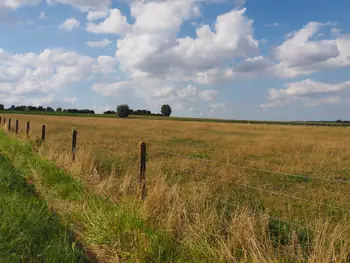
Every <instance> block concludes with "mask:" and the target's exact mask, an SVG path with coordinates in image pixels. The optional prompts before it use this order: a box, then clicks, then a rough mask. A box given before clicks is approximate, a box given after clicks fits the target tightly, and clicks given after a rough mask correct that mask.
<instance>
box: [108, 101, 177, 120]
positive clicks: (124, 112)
mask: <svg viewBox="0 0 350 263" xmlns="http://www.w3.org/2000/svg"><path fill="white" fill-rule="evenodd" d="M171 112H172V111H171V107H170V106H169V105H163V106H162V108H161V113H152V112H151V111H149V110H133V109H130V108H129V105H127V104H122V105H119V106H118V107H117V111H116V112H115V111H110V110H109V111H105V112H104V114H117V116H118V117H120V118H127V117H128V116H129V115H146V116H167V117H169V116H170V115H171Z"/></svg>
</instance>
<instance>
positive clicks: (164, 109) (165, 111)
mask: <svg viewBox="0 0 350 263" xmlns="http://www.w3.org/2000/svg"><path fill="white" fill-rule="evenodd" d="M161 112H162V114H163V115H164V116H167V117H170V115H171V113H172V111H171V107H170V106H169V105H168V104H165V105H163V106H162V108H161Z"/></svg>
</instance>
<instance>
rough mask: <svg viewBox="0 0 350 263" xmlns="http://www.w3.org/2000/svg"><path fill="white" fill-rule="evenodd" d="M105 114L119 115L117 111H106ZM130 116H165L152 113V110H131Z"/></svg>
mask: <svg viewBox="0 0 350 263" xmlns="http://www.w3.org/2000/svg"><path fill="white" fill-rule="evenodd" d="M103 114H114V115H115V114H117V112H115V111H111V110H108V111H105V112H104V113H103ZM129 115H146V116H164V115H163V114H160V113H152V112H151V111H150V110H145V109H143V110H133V109H129Z"/></svg>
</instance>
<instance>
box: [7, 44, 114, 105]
mask: <svg viewBox="0 0 350 263" xmlns="http://www.w3.org/2000/svg"><path fill="white" fill-rule="evenodd" d="M115 64H116V59H115V58H113V57H109V56H100V57H98V58H97V59H93V58H90V57H88V56H82V55H79V54H78V53H76V52H69V51H65V50H59V49H53V50H51V49H46V50H44V51H43V52H41V53H39V54H35V53H23V54H11V53H8V52H6V51H5V50H3V49H0V94H1V95H2V96H5V97H6V96H8V97H9V98H12V99H13V100H14V99H15V98H22V97H28V98H30V99H31V100H33V98H40V97H47V96H49V95H54V94H55V93H56V92H58V91H60V90H62V89H68V88H70V87H71V86H72V85H76V84H79V83H83V82H86V81H89V80H93V79H94V78H95V77H100V76H108V75H109V74H111V75H113V76H114V75H115V74H116V71H115V69H114V66H115Z"/></svg>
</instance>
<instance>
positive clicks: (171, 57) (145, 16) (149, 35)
mask: <svg viewBox="0 0 350 263" xmlns="http://www.w3.org/2000/svg"><path fill="white" fill-rule="evenodd" d="M189 2H191V1H183V0H178V1H174V2H161V3H152V5H151V6H150V7H148V6H147V4H146V6H143V8H139V9H137V8H136V7H134V8H133V9H134V11H133V12H132V14H134V16H135V17H136V20H135V23H134V24H133V25H132V30H131V31H130V32H129V33H128V34H126V35H125V37H123V38H121V39H119V40H118V42H117V52H116V56H117V58H118V59H119V61H120V65H121V69H122V70H123V71H125V72H129V73H131V74H136V75H140V74H141V75H142V74H143V75H147V76H157V77H164V76H166V77H169V76H176V78H177V79H179V78H182V79H186V80H193V81H196V80H197V77H196V76H197V73H198V72H202V71H207V70H214V69H217V68H220V67H222V66H223V65H225V63H229V62H230V61H232V60H234V59H236V58H238V57H243V56H247V55H249V54H251V53H254V52H257V50H258V41H256V40H255V39H254V38H253V36H252V33H253V30H252V24H253V21H252V20H249V19H248V18H247V17H245V16H244V13H245V11H246V10H245V9H241V10H232V11H230V12H228V13H226V14H223V15H221V16H219V17H218V18H217V20H216V23H215V25H214V30H212V29H211V27H210V26H209V25H203V26H201V27H200V28H199V29H197V32H196V38H190V37H186V38H176V33H177V32H178V31H179V30H180V27H181V24H182V22H183V21H184V20H185V19H188V18H189V17H192V16H196V15H198V13H197V12H198V11H195V10H197V9H196V7H195V3H196V2H195V1H192V3H189ZM133 9H132V10H133ZM158 13H159V14H158ZM168 14H169V15H168ZM170 14H172V15H170ZM169 16H172V18H171V19H168V17H169ZM155 17H157V20H155V19H154V18H155Z"/></svg>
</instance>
